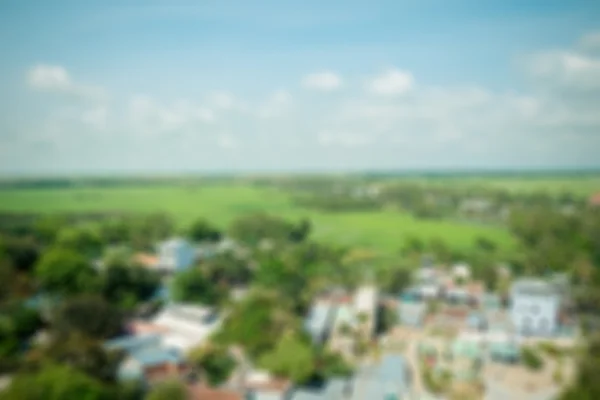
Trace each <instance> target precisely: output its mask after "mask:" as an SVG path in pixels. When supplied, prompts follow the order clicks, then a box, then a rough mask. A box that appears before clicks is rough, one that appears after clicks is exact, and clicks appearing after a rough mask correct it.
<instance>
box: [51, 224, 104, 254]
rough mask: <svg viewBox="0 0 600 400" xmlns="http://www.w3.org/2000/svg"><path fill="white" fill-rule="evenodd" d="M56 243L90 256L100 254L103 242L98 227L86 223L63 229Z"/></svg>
mask: <svg viewBox="0 0 600 400" xmlns="http://www.w3.org/2000/svg"><path fill="white" fill-rule="evenodd" d="M56 245H57V246H59V247H62V248H65V249H69V250H73V251H76V252H77V253H80V254H85V255H86V256H88V257H90V256H97V255H99V254H100V252H101V250H102V245H103V243H102V238H101V237H100V232H99V230H98V229H97V227H96V226H94V225H91V224H85V225H80V226H67V227H65V228H63V229H61V230H60V232H59V233H58V237H57V238H56Z"/></svg>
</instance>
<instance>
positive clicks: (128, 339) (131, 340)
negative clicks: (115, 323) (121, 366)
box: [104, 334, 160, 352]
mask: <svg viewBox="0 0 600 400" xmlns="http://www.w3.org/2000/svg"><path fill="white" fill-rule="evenodd" d="M159 343H160V336H159V335H156V334H150V335H140V336H120V337H118V338H115V339H112V340H108V341H106V342H105V343H104V348H105V349H106V350H124V351H128V352H131V351H136V350H140V349H142V348H145V347H153V346H157V345H158V344H159Z"/></svg>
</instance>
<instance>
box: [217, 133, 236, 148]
mask: <svg viewBox="0 0 600 400" xmlns="http://www.w3.org/2000/svg"><path fill="white" fill-rule="evenodd" d="M217 145H218V146H219V147H221V148H224V149H235V148H237V147H238V146H239V142H238V140H237V139H236V138H234V137H233V136H231V135H220V136H219V137H218V138H217Z"/></svg>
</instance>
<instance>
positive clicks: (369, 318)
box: [354, 285, 378, 338]
mask: <svg viewBox="0 0 600 400" xmlns="http://www.w3.org/2000/svg"><path fill="white" fill-rule="evenodd" d="M377 307H378V294H377V288H376V287H375V286H371V285H366V286H362V287H360V288H358V290H357V291H356V294H355V296H354V310H355V312H356V315H357V318H358V321H359V322H360V323H361V325H363V326H364V332H365V335H366V337H367V338H371V337H372V336H373V334H374V333H375V326H376V323H377V321H376V320H377ZM361 316H364V317H361ZM362 318H364V321H361V319H362Z"/></svg>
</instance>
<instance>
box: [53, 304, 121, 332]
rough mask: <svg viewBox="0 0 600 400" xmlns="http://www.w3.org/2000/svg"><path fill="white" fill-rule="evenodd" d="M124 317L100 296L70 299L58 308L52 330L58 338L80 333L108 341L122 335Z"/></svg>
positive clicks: (54, 315)
mask: <svg viewBox="0 0 600 400" xmlns="http://www.w3.org/2000/svg"><path fill="white" fill-rule="evenodd" d="M123 322H124V321H123V316H122V314H121V312H119V310H118V309H116V308H115V307H114V306H113V305H112V304H109V303H108V302H106V300H104V299H103V298H102V297H100V296H96V295H81V296H75V297H70V298H68V299H66V300H64V301H63V302H61V303H60V305H59V306H58V307H57V308H56V310H55V312H54V314H53V316H52V321H51V329H52V331H53V332H54V333H55V334H56V335H58V336H68V335H69V334H71V333H79V334H82V335H85V336H88V337H90V338H94V339H98V340H101V339H107V338H110V337H112V336H115V335H116V334H118V333H120V332H121V330H122V328H123Z"/></svg>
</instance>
